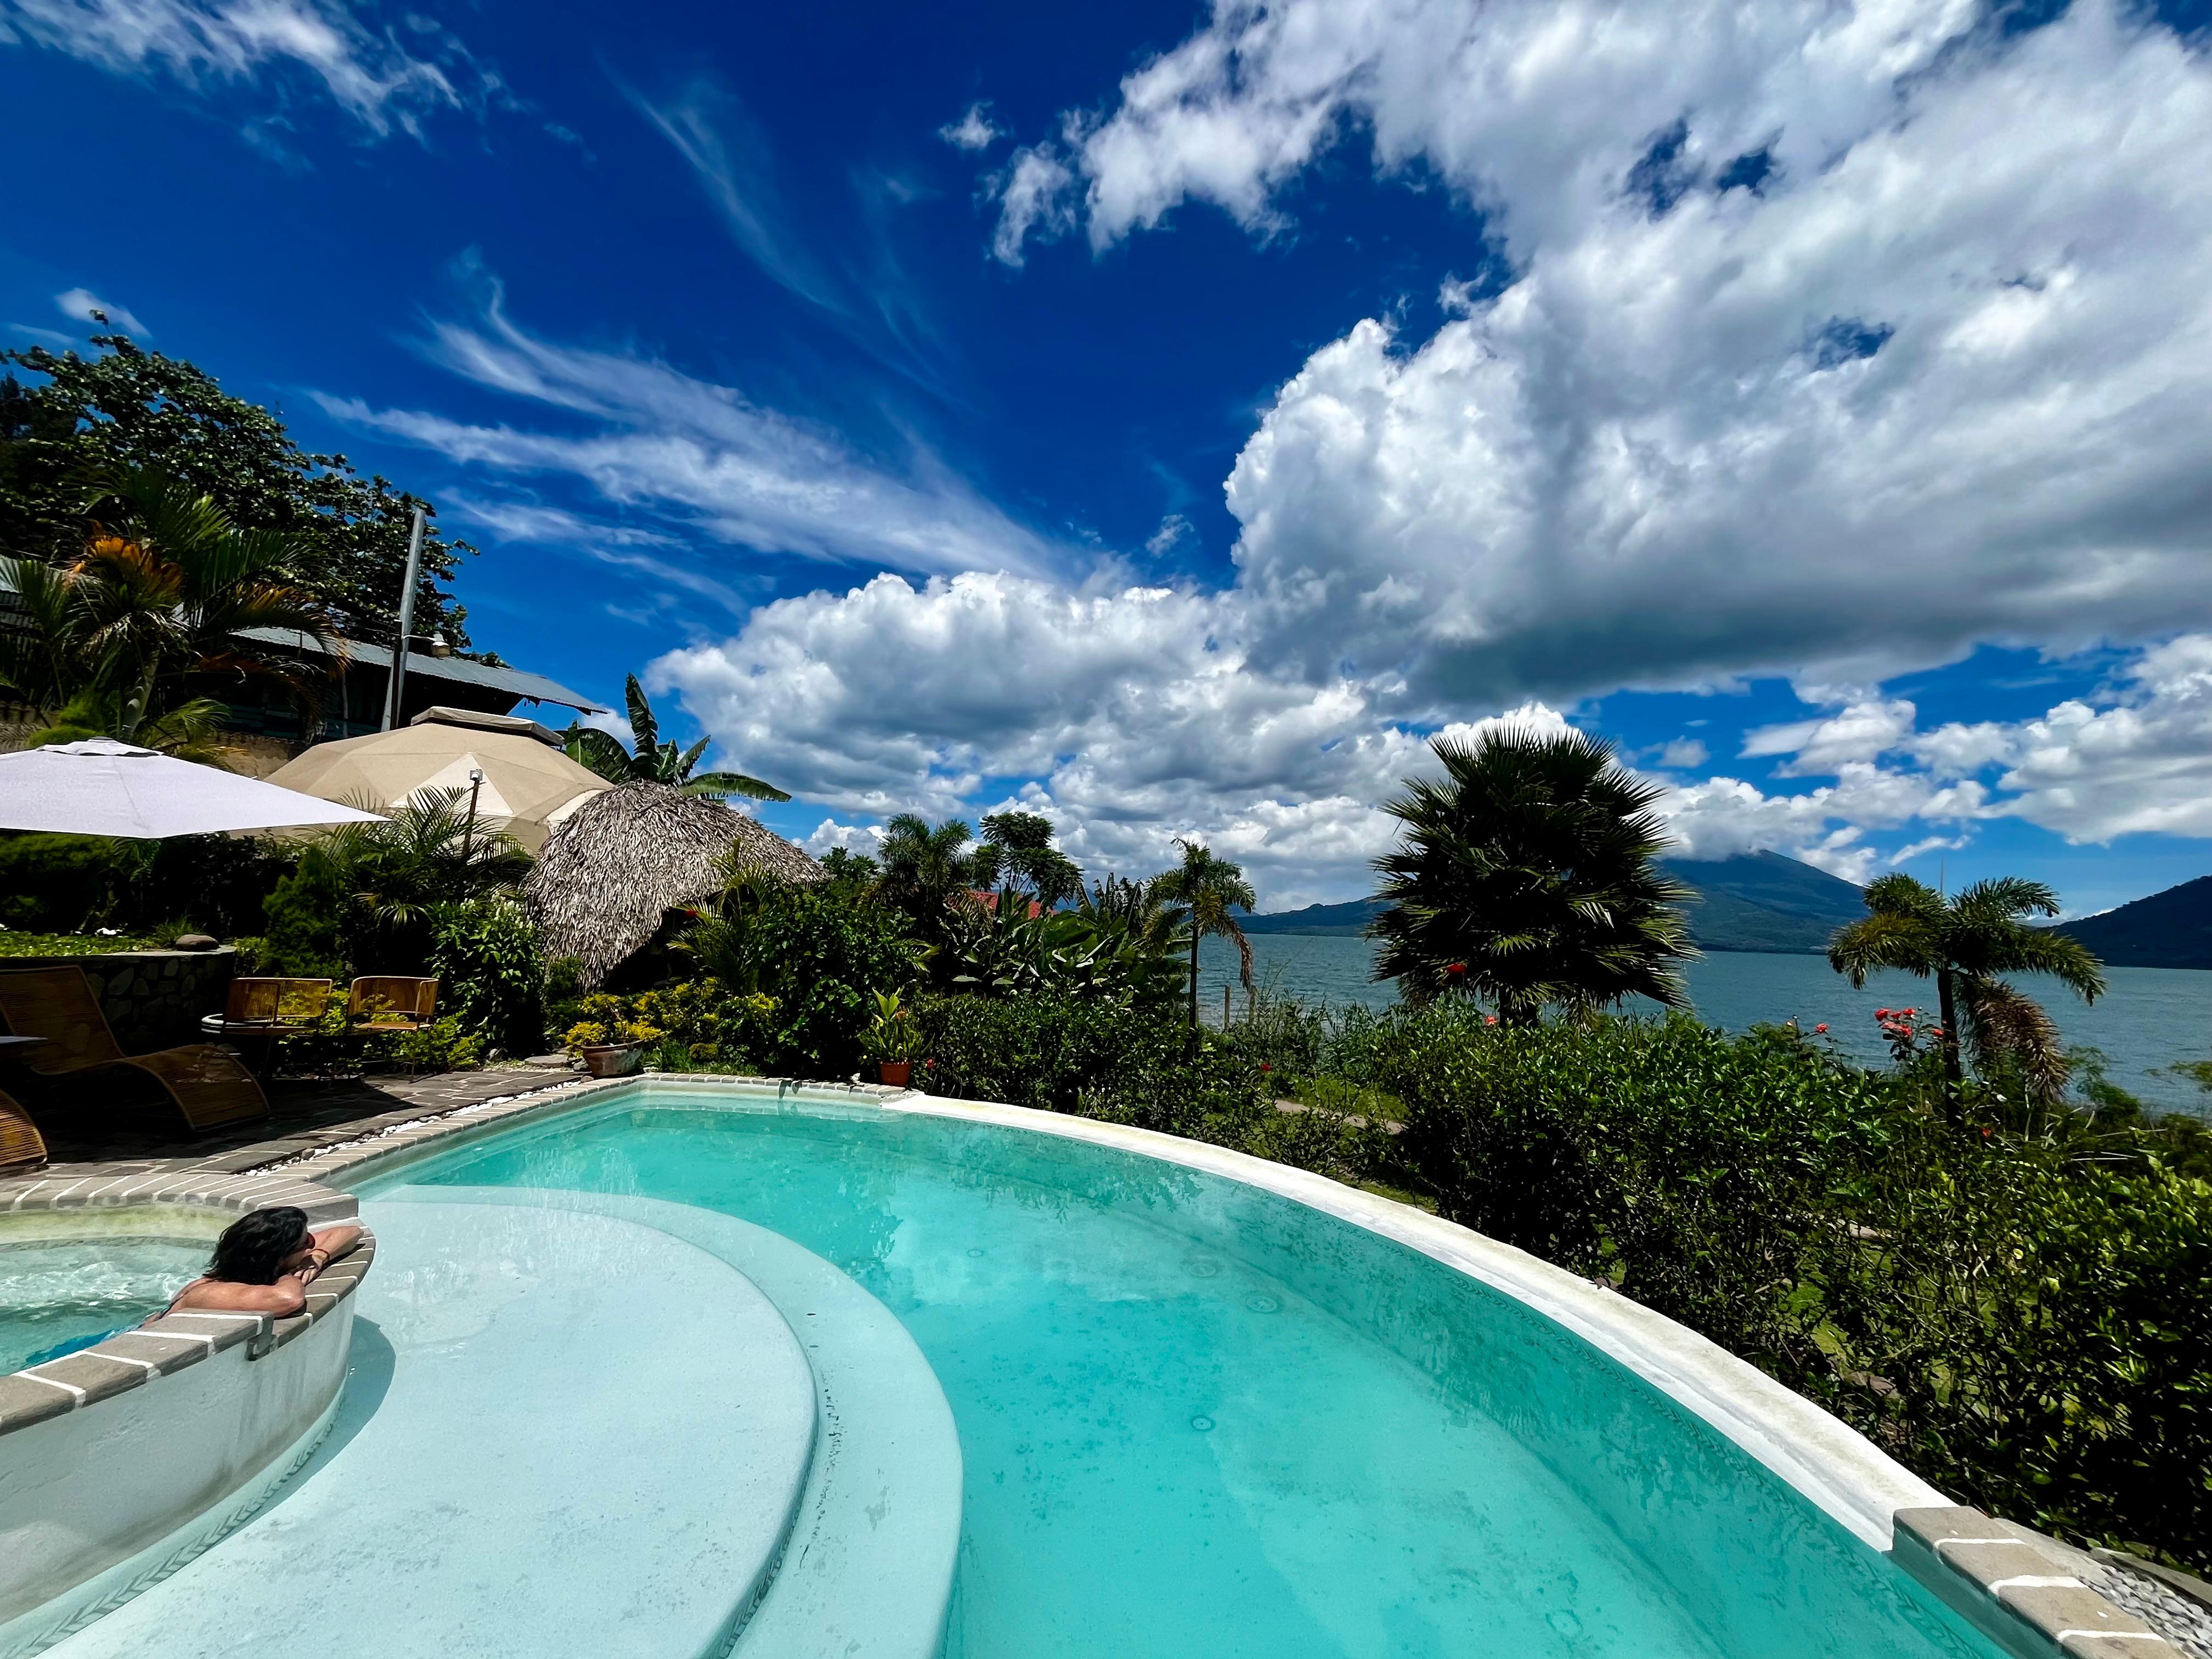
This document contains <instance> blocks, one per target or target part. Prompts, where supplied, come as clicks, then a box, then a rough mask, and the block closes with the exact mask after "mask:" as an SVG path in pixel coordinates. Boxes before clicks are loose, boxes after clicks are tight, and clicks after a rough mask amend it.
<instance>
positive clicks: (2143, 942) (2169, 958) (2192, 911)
mask: <svg viewBox="0 0 2212 1659" xmlns="http://www.w3.org/2000/svg"><path fill="white" fill-rule="evenodd" d="M2051 931H2052V932H2054V933H2064V934H2067V935H2068V936H2069V937H2070V938H2073V939H2079V940H2081V943H2082V944H2084V945H2087V946H2088V947H2089V948H2090V949H2091V950H2092V951H2095V952H2096V953H2097V955H2098V956H2099V957H2100V958H2101V959H2102V960H2103V961H2104V962H2105V963H2106V965H2108V966H2110V967H2113V968H2197V969H2212V876H2199V877H2197V879H2196V880H2194V881H2185V882H2183V883H2182V884H2180V885H2179V887H2169V888H2166V890H2164V891H2163V892H2157V893H2151V894H2148V895H2147V896H2144V897H2142V898H2139V899H2131V900H2130V901H2129V902H2127V903H2125V904H2119V905H2115V906H2114V907H2113V908H2111V909H2109V910H2100V912H2098V913H2097V914H2096V915H2093V916H2083V917H2081V918H2080V919H2079V920H2077V921H2062V922H2060V923H2058V924H2057V927H2054V928H2053V929H2052V930H2051Z"/></svg>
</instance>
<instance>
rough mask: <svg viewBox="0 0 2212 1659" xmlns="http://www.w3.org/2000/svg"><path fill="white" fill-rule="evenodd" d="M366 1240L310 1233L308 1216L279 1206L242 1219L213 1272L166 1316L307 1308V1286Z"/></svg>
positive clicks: (340, 1230) (333, 1231)
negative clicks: (195, 1311) (204, 1312)
mask: <svg viewBox="0 0 2212 1659" xmlns="http://www.w3.org/2000/svg"><path fill="white" fill-rule="evenodd" d="M360 1238H361V1229H360V1228H358V1227H351V1226H344V1227H325V1228H323V1229H322V1230H321V1231H319V1232H318V1231H310V1230H309V1228H308V1226H307V1212H306V1211H305V1210H300V1209H295V1208H294V1207H293V1206H290V1205H289V1204H280V1205H278V1206H276V1207H275V1208H273V1209H267V1210H256V1211H254V1212H252V1214H250V1215H244V1216H240V1218H238V1219H237V1220H235V1221H234V1222H232V1223H231V1224H230V1225H229V1226H228V1227H227V1228H225V1229H224V1230H223V1234H222V1237H221V1238H219V1239H217V1240H216V1245H215V1259H214V1260H213V1261H210V1262H209V1263H208V1270H207V1272H206V1273H204V1274H202V1275H201V1276H200V1277H199V1278H197V1279H194V1280H192V1282H191V1284H189V1285H185V1288H184V1289H183V1290H182V1291H179V1292H178V1294H177V1299H176V1300H175V1301H174V1302H172V1303H171V1304H169V1305H168V1308H167V1310H166V1313H164V1314H162V1315H157V1316H156V1317H166V1316H167V1314H173V1313H183V1312H185V1311H187V1310H191V1309H195V1308H197V1309H201V1310H205V1311H207V1312H209V1313H257V1314H274V1315H276V1316H277V1317H278V1318H280V1319H281V1318H283V1317H285V1316H289V1315H291V1314H295V1313H298V1312H299V1311H300V1310H301V1309H303V1308H305V1307H306V1306H307V1286H308V1285H312V1284H313V1282H314V1279H315V1275H316V1274H318V1273H320V1272H322V1270H323V1269H324V1268H325V1267H329V1266H330V1265H331V1262H333V1261H337V1259H338V1258H339V1257H340V1256H342V1255H344V1254H345V1253H346V1252H347V1251H348V1250H350V1249H353V1247H354V1245H355V1244H356V1243H357V1242H359V1240H360Z"/></svg>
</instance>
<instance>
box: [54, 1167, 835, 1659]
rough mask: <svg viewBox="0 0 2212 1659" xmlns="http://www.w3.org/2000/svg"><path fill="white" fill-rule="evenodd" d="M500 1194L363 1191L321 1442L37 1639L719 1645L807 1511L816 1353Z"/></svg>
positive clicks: (520, 1658) (719, 1270)
mask: <svg viewBox="0 0 2212 1659" xmlns="http://www.w3.org/2000/svg"><path fill="white" fill-rule="evenodd" d="M514 1196H515V1195H514V1194H506V1193H502V1194H499V1195H498V1200H499V1201H497V1202H494V1203H477V1202H473V1201H468V1200H464V1201H461V1202H459V1203H437V1204H421V1203H406V1202H392V1201H383V1202H372V1203H370V1204H368V1205H364V1206H363V1211H364V1214H365V1215H368V1216H370V1217H371V1218H372V1219H373V1225H374V1227H375V1228H376V1231H377V1233H378V1236H379V1239H380V1243H381V1245H382V1253H381V1258H380V1261H379V1264H378V1271H377V1272H376V1273H375V1274H374V1275H373V1276H372V1277H370V1278H369V1279H368V1280H367V1281H366V1282H365V1284H364V1285H363V1287H362V1291H361V1292H360V1293H359V1294H360V1297H361V1301H360V1305H359V1309H358V1312H357V1315H356V1325H355V1337H354V1349H353V1362H352V1368H351V1375H350V1376H349V1379H348V1383H347V1389H346V1393H345V1395H343V1398H342V1401H341V1404H340V1408H339V1413H338V1417H337V1422H336V1424H335V1425H334V1426H333V1428H332V1430H331V1434H330V1437H329V1438H328V1439H327V1440H325V1442H324V1443H323V1445H322V1447H321V1449H319V1450H318V1451H317V1452H316V1454H315V1455H314V1456H313V1459H311V1460H310V1462H308V1464H307V1467H306V1468H303V1469H302V1470H301V1473H300V1474H299V1475H298V1476H297V1477H295V1479H294V1480H292V1481H291V1482H290V1483H289V1485H288V1486H285V1487H284V1488H283V1490H282V1491H281V1492H279V1493H278V1494H277V1496H276V1498H275V1499H274V1500H273V1501H272V1502H271V1503H270V1504H269V1505H268V1507H267V1508H265V1509H264V1510H262V1511H261V1512H260V1513H259V1514H258V1516H255V1518H254V1519H253V1520H252V1521H251V1522H247V1523H246V1525H245V1526H244V1527H243V1528H240V1530H239V1531H238V1532H236V1533H235V1534H232V1535H231V1536H230V1537H228V1538H227V1539H225V1540H223V1541H222V1542H221V1543H219V1544H217V1545H216V1546H215V1547H213V1548H211V1549H210V1550H209V1551H208V1552H207V1553H205V1554H204V1555H201V1556H200V1557H199V1558H198V1559H196V1560H194V1561H192V1562H191V1564H190V1565H186V1566H185V1567H183V1568H181V1569H180V1570H179V1571H177V1572H175V1573H174V1574H173V1576H171V1577H168V1578H167V1579H164V1580H162V1581H161V1583H157V1584H155V1585H154V1586H153V1587H152V1588H150V1589H148V1590H146V1591H145V1592H144V1593H143V1594H142V1595H138V1596H137V1598H136V1599H135V1600H133V1601H129V1602H126V1603H125V1604H124V1605H123V1606H122V1607H118V1608H117V1609H116V1610H115V1611H113V1612H112V1613H108V1614H106V1616H105V1617H103V1618H101V1619H100V1620H99V1621H98V1622H96V1623H94V1624H93V1625H91V1626H88V1627H87V1628H85V1629H84V1630H82V1631H81V1632H77V1633H76V1635H74V1636H71V1637H70V1638H67V1639H66V1640H64V1642H62V1643H61V1644H58V1645H57V1646H55V1647H53V1648H52V1649H50V1650H48V1652H49V1654H51V1655H52V1656H55V1659H125V1656H129V1659H143V1656H148V1655H159V1656H161V1659H217V1656H223V1659H277V1656H283V1659H296V1656H298V1655H300V1654H303V1653H306V1654H339V1655H343V1656H345V1659H421V1656H424V1655H429V1654H435V1655H437V1656H440V1659H554V1656H570V1655H574V1656H578V1659H582V1656H592V1659H600V1656H611V1655H617V1654H634V1655H640V1656H653V1659H690V1656H700V1659H707V1656H713V1655H719V1654H723V1653H726V1652H727V1651H728V1650H729V1648H730V1645H731V1643H732V1640H733V1639H734V1638H735V1637H736V1635H737V1634H738V1632H739V1631H740V1630H741V1629H742V1628H743V1625H744V1620H745V1618H746V1616H747V1615H748V1614H750V1613H752V1612H753V1611H754V1609H755V1607H756V1606H757V1604H759V1603H760V1602H761V1601H762V1598H763V1594H764V1592H766V1591H767V1590H768V1589H769V1588H770V1586H771V1583H772V1580H773V1578H774V1577H775V1570H776V1567H777V1565H778V1564H779V1562H780V1561H781V1560H782V1559H784V1558H785V1556H786V1554H787V1551H788V1549H789V1547H790V1546H791V1545H792V1543H793V1540H794V1539H795V1538H796V1537H797V1536H799V1527H800V1525H801V1524H802V1522H804V1523H806V1524H809V1525H811V1522H812V1518H813V1511H812V1510H811V1509H810V1508H809V1498H810V1496H811V1492H813V1490H814V1483H813V1471H814V1466H815V1464H816V1462H817V1458H816V1456H815V1452H816V1449H817V1445H819V1444H821V1443H823V1441H822V1437H821V1436H820V1435H819V1432H818V1431H819V1429H820V1427H821V1421H820V1418H819V1415H818V1407H817V1401H818V1399H819V1390H818V1389H817V1387H816V1384H815V1380H814V1374H813V1370H812V1368H811V1365H810V1364H809V1362H808V1358H807V1356H806V1354H805V1352H804V1351H803V1350H802V1349H801V1346H800V1345H799V1341H798V1340H797V1339H796V1337H794V1336H793V1333H792V1331H791V1328H790V1327H789V1325H788V1324H787V1322H786V1321H785V1319H784V1318H783V1316H781V1313H780V1312H779V1311H778V1310H777V1308H776V1307H775V1305H773V1304H772V1302H771V1300H770V1298H769V1297H767V1296H765V1295H763V1292H762V1291H760V1290H759V1289H757V1288H756V1287H755V1286H754V1285H753V1284H752V1282H751V1281H750V1279H747V1278H746V1277H745V1275H744V1273H741V1272H739V1271H737V1270H736V1269H734V1268H733V1267H732V1265H731V1264H730V1263H729V1262H728V1261H726V1260H725V1259H724V1258H723V1257H722V1256H721V1255H720V1254H718V1253H716V1252H714V1251H711V1250H708V1249H701V1248H698V1247H696V1246H694V1245H691V1244H688V1243H684V1242H683V1241H682V1240H681V1239H679V1238H676V1237H671V1236H670V1235H669V1232H668V1231H667V1230H666V1229H665V1228H655V1227H652V1226H649V1225H640V1224H639V1223H638V1222H636V1221H635V1220H630V1219H626V1218H623V1217H620V1216H618V1215H615V1214H598V1215H591V1214H577V1213H571V1212H556V1211H552V1210H549V1209H547V1208H544V1207H542V1206H532V1205H530V1204H528V1203H527V1202H525V1203H523V1204H519V1205H518V1204H516V1203H513V1202H512V1201H511V1200H513V1197H514ZM152 1386H154V1387H156V1388H158V1387H161V1386H162V1385H161V1383H155V1384H153V1385H152Z"/></svg>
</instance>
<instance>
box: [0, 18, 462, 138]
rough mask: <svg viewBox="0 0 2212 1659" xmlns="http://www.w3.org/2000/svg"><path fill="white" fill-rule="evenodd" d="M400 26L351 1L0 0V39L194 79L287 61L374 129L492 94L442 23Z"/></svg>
mask: <svg viewBox="0 0 2212 1659" xmlns="http://www.w3.org/2000/svg"><path fill="white" fill-rule="evenodd" d="M404 27H406V28H407V29H408V31H409V33H410V34H412V35H413V36H414V40H412V42H411V43H405V44H403V42H402V40H401V37H400V34H399V31H398V27H394V26H393V25H392V24H390V23H386V22H381V21H379V19H378V16H377V14H376V11H375V9H374V8H373V7H370V6H367V5H353V4H348V3H345V0H0V45H15V46H39V47H44V48H46V49H47V50H50V51H54V52H67V53H68V54H69V55H70V56H71V57H74V58H82V59H83V60H84V61H85V62H87V63H90V64H97V65H99V66H100V68H102V69H105V70H109V71H111V72H112V73H115V74H118V75H146V74H154V73H161V74H166V75H167V76H169V77H170V78H171V79H173V80H174V81H176V82H179V84H181V85H184V86H186V87H191V88H199V87H202V86H204V85H205V84H206V83H208V82H216V81H250V80H252V79H254V78H255V77H256V76H259V75H260V74H261V73H262V72H263V71H264V70H293V71H296V72H299V73H301V74H302V75H304V76H307V78H308V80H309V81H310V82H312V83H313V84H315V85H318V86H319V88H320V89H321V91H322V92H323V94H325V96H327V97H328V98H330V99H331V101H332V102H334V103H336V104H337V106H338V107H339V108H341V109H343V110H344V111H345V112H347V113H348V114H349V115H351V116H352V117H353V118H355V119H356V121H358V122H359V123H360V124H361V125H362V126H363V127H365V128H367V129H368V131H370V132H372V133H374V134H377V135H379V136H381V135H383V134H386V133H388V132H390V131H392V130H393V129H394V128H398V129H400V130H402V131H407V132H410V133H416V132H419V131H421V124H422V118H423V117H424V116H425V115H426V114H428V112H431V111H433V110H435V109H440V108H459V107H460V106H463V105H464V104H465V102H467V101H469V100H471V99H473V98H477V97H481V96H483V95H485V94H487V93H490V92H495V91H496V89H497V80H496V77H495V76H489V74H488V73H487V72H485V71H483V70H480V69H479V68H478V67H477V65H476V64H475V63H474V61H473V60H472V59H471V58H470V57H469V54H468V52H467V51H466V49H465V47H463V46H461V44H460V42H459V40H456V39H454V37H453V36H452V35H450V34H449V33H447V32H446V31H445V30H444V29H443V28H441V27H440V26H438V25H437V24H436V23H435V22H432V21H430V20H428V19H427V18H421V17H417V16H415V15H412V14H410V15H408V16H407V17H406V18H405V19H404Z"/></svg>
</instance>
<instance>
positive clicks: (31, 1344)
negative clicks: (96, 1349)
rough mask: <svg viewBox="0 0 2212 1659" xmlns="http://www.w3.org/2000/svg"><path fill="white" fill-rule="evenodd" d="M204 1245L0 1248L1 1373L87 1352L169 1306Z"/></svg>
mask: <svg viewBox="0 0 2212 1659" xmlns="http://www.w3.org/2000/svg"><path fill="white" fill-rule="evenodd" d="M207 1259H208V1247H207V1246H206V1245H204V1244H184V1243H163V1242H161V1241H158V1240H143V1239H66V1240H53V1241H40V1242H38V1243H19V1244H15V1243H11V1244H0V1373H4V1372H8V1371H14V1370H21V1369H22V1368H23V1367H24V1366H26V1365H30V1364H37V1363H38V1362H39V1361H40V1360H44V1359H57V1358H60V1357H61V1356H62V1355H63V1354H65V1353H70V1352H75V1351H76V1349H77V1348H80V1347H89V1346H91V1345H92V1344H93V1343H94V1342H97V1341H99V1340H100V1339H101V1338H102V1337H104V1336H106V1335H108V1334H110V1333H112V1332H113V1331H116V1330H118V1329H121V1328H125V1327H128V1326H131V1325H135V1324H137V1322H139V1321H140V1320H142V1319H144V1318H146V1317H147V1316H149V1315H152V1314H157V1313H159V1312H161V1310H162V1309H164V1308H166V1307H167V1306H168V1304H169V1299H170V1298H171V1297H173V1296H175V1295H176V1293H177V1292H178V1291H180V1290H182V1289H184V1287H185V1285H187V1284H188V1283H190V1282H191V1280H192V1279H195V1278H197V1276H198V1275H199V1274H200V1273H202V1272H203V1271H204V1269H205V1268H206V1267H207Z"/></svg>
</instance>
